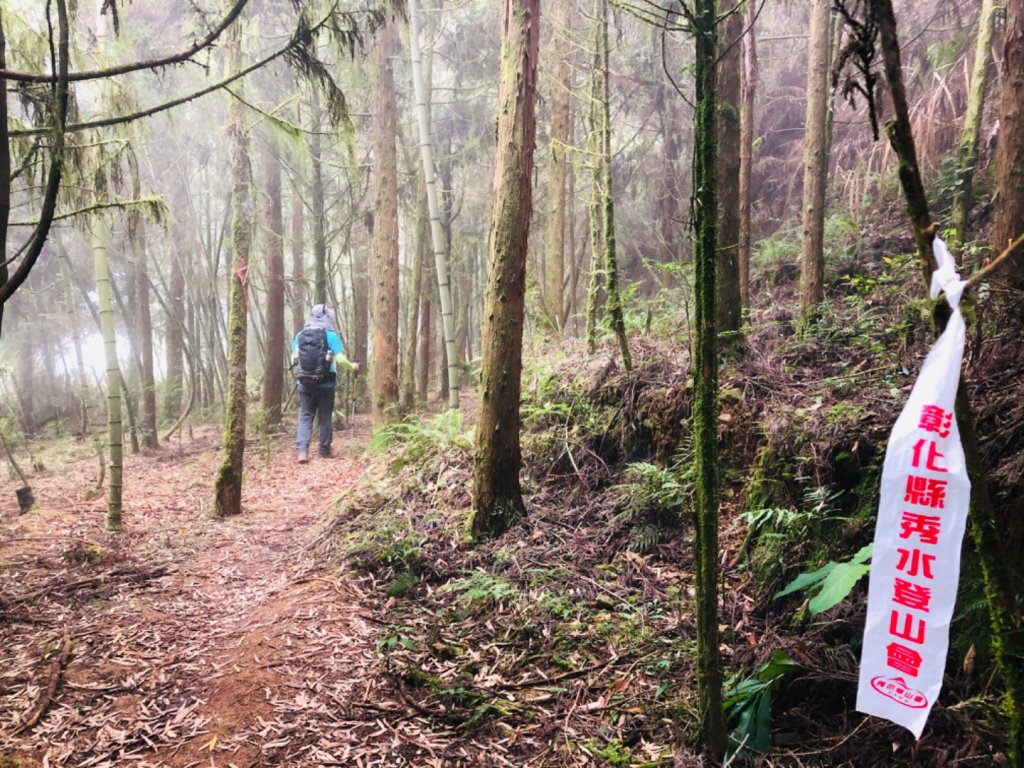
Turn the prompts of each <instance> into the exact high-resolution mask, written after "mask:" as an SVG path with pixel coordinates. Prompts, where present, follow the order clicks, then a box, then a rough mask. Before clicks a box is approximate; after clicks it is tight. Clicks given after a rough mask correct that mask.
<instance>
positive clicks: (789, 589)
mask: <svg viewBox="0 0 1024 768" xmlns="http://www.w3.org/2000/svg"><path fill="white" fill-rule="evenodd" d="M835 567H836V564H835V563H833V562H829V563H825V564H824V565H823V566H821V568H819V569H818V570H816V571H810V572H809V573H801V574H800V575H799V576H797V577H796V578H795V579H793V580H792V581H791V582H789V584H787V585H786V587H785V588H784V589H783V590H782V591H781V592H776V593H775V597H774V598H773V599H775V600H778V599H779V598H780V597H785V596H786V595H791V594H793V593H794V592H798V591H802V590H805V589H807V588H809V587H812V586H814V585H815V584H817V583H818V582H821V581H824V580H825V577H826V576H828V574H829V573H830V572H831V570H832V569H833V568H835Z"/></svg>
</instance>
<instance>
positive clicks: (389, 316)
mask: <svg viewBox="0 0 1024 768" xmlns="http://www.w3.org/2000/svg"><path fill="white" fill-rule="evenodd" d="M394 40H395V31H394V28H393V26H392V25H390V24H389V25H388V26H387V27H386V28H385V29H382V30H381V31H380V32H379V33H378V35H377V41H376V43H375V46H374V61H375V64H376V67H375V80H374V85H373V178H374V190H375V193H374V216H373V247H372V253H373V302H372V304H373V323H372V325H373V365H372V366H371V368H372V380H371V393H370V401H371V408H372V412H373V426H374V429H377V428H379V427H382V426H384V425H385V424H388V423H389V422H391V421H394V420H395V419H396V418H398V416H399V413H398V408H397V407H396V406H398V404H399V393H398V157H397V153H396V151H395V137H396V136H397V135H398V127H397V125H398V119H397V107H396V105H395V76H394V71H393V69H392V64H391V55H392V51H393V50H394Z"/></svg>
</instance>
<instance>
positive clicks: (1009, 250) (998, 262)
mask: <svg viewBox="0 0 1024 768" xmlns="http://www.w3.org/2000/svg"><path fill="white" fill-rule="evenodd" d="M1022 244H1024V235H1020V236H1019V237H1018V238H1017V239H1016V240H1014V241H1013V242H1012V243H1010V244H1009V245H1008V246H1006V249H1005V250H1004V251H1003V252H1002V253H1000V254H999V255H998V256H996V257H995V258H994V259H992V261H990V262H989V263H988V264H986V265H985V267H984V268H983V269H979V270H978V271H977V272H975V273H974V274H973V275H971V277H970V279H969V280H968V281H967V285H966V287H965V288H964V290H965V291H967V290H970V289H971V288H973V287H974V286H976V285H977V284H978V283H980V282H981V281H982V280H984V279H986V278H987V277H988V276H989V275H990V274H992V273H993V272H995V271H996V270H997V269H999V268H1000V267H1001V266H1002V265H1003V262H1005V261H1006V260H1007V259H1008V258H1010V256H1011V255H1013V254H1014V253H1015V252H1016V251H1017V249H1018V248H1020V246H1021V245H1022Z"/></svg>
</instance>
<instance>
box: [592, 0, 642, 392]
mask: <svg viewBox="0 0 1024 768" xmlns="http://www.w3.org/2000/svg"><path fill="white" fill-rule="evenodd" d="M599 2H600V9H599V10H600V14H601V15H600V24H599V28H598V29H599V35H598V39H597V42H598V51H599V52H600V56H601V69H600V77H601V100H600V105H599V106H600V109H601V168H602V171H603V174H602V176H603V178H602V184H601V198H602V202H603V208H604V268H605V284H604V288H605V292H606V293H607V295H608V318H609V319H610V320H611V324H612V329H613V330H614V331H615V338H616V339H617V340H618V342H619V353H620V354H621V355H622V367H623V368H625V369H626V372H627V373H629V372H632V370H633V358H632V356H631V355H630V353H629V341H628V340H627V339H626V319H625V317H624V315H623V310H622V294H621V293H620V292H619V260H618V254H617V253H616V250H615V202H614V199H613V197H612V115H611V113H612V102H611V92H610V87H609V82H608V81H609V78H610V77H611V73H610V71H609V65H608V0H599Z"/></svg>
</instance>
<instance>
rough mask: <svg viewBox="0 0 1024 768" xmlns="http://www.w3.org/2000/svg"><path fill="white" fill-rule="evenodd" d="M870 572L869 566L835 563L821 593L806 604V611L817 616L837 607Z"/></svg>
mask: <svg viewBox="0 0 1024 768" xmlns="http://www.w3.org/2000/svg"><path fill="white" fill-rule="evenodd" d="M870 570H871V566H870V565H864V564H861V563H854V562H850V563H836V566H835V568H833V569H832V572H831V573H829V575H828V576H827V577H825V581H824V582H822V585H821V591H820V592H818V594H817V595H815V596H814V597H813V598H811V602H810V603H808V604H807V607H808V609H809V610H810V611H811V613H814V614H818V613H824V612H825V611H827V610H828V609H829V608H833V607H835V606H837V605H839V603H841V602H843V600H845V599H846V596H847V595H849V594H850V592H851V591H852V590H853V588H854V587H855V586H856V585H857V582H858V581H860V580H861V578H862V577H863V576H864V574H865V573H867V572H868V571H870Z"/></svg>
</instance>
